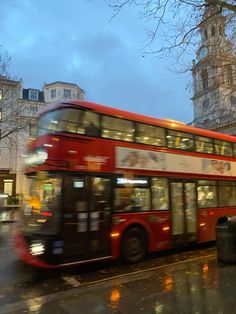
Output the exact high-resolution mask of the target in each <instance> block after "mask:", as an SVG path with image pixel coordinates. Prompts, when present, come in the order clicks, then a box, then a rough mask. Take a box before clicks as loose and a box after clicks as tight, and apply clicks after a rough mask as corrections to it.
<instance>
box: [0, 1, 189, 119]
mask: <svg viewBox="0 0 236 314" xmlns="http://www.w3.org/2000/svg"><path fill="white" fill-rule="evenodd" d="M1 12H2V14H1V19H0V43H1V44H2V49H1V50H2V51H7V52H8V53H9V54H10V55H11V56H12V60H11V66H10V74H11V75H12V76H14V77H16V78H17V79H20V78H22V80H23V85H24V88H37V89H40V90H41V89H42V87H43V84H44V82H46V83H52V82H55V81H64V82H70V83H75V84H77V85H79V86H80V87H81V88H82V89H84V90H85V93H86V94H85V99H86V100H90V101H93V102H97V103H102V104H104V105H108V106H112V107H118V108H121V109H125V110H129V111H134V112H137V113H141V114H145V115H150V116H155V117H158V118H170V119H175V120H180V121H183V122H190V121H192V119H193V110H192V102H191V99H190V98H191V91H189V90H186V86H187V83H188V82H189V81H191V76H189V75H188V77H187V76H186V77H183V76H182V77H181V76H177V75H175V74H173V73H172V72H171V71H170V70H168V67H169V68H170V67H172V63H173V60H171V61H170V60H167V59H161V58H158V57H157V56H154V55H150V54H144V52H143V50H142V47H143V45H144V40H145V39H146V37H147V34H146V32H145V29H146V28H148V25H147V24H145V21H143V20H140V19H138V17H137V12H135V8H134V7H132V8H127V9H124V10H123V11H121V13H120V14H119V15H118V16H117V17H116V18H114V19H112V20H111V16H112V10H111V8H109V6H108V4H107V1H106V0H39V1H37V0H8V1H2V2H1ZM160 45H161V42H160Z"/></svg>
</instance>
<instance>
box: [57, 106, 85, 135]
mask: <svg viewBox="0 0 236 314" xmlns="http://www.w3.org/2000/svg"><path fill="white" fill-rule="evenodd" d="M82 114H83V111H82V110H77V109H73V108H65V109H62V110H61V115H60V120H59V123H58V126H57V131H59V132H70V133H80V134H83V133H84V129H83V128H81V127H80V125H81V115H82Z"/></svg>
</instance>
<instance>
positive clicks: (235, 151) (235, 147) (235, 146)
mask: <svg viewBox="0 0 236 314" xmlns="http://www.w3.org/2000/svg"><path fill="white" fill-rule="evenodd" d="M233 147H234V157H236V143H233Z"/></svg>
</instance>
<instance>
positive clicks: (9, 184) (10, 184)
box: [3, 179, 13, 195]
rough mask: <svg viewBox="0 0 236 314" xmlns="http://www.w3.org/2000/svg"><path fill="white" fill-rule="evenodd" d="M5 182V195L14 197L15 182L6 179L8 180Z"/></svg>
mask: <svg viewBox="0 0 236 314" xmlns="http://www.w3.org/2000/svg"><path fill="white" fill-rule="evenodd" d="M3 182H4V194H8V195H12V191H13V180H11V179H6V180H3Z"/></svg>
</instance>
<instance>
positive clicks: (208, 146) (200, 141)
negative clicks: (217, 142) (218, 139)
mask: <svg viewBox="0 0 236 314" xmlns="http://www.w3.org/2000/svg"><path fill="white" fill-rule="evenodd" d="M195 139H196V151H197V152H199V153H206V154H211V153H213V141H212V139H211V138H207V137H203V136H196V138H195Z"/></svg>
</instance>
